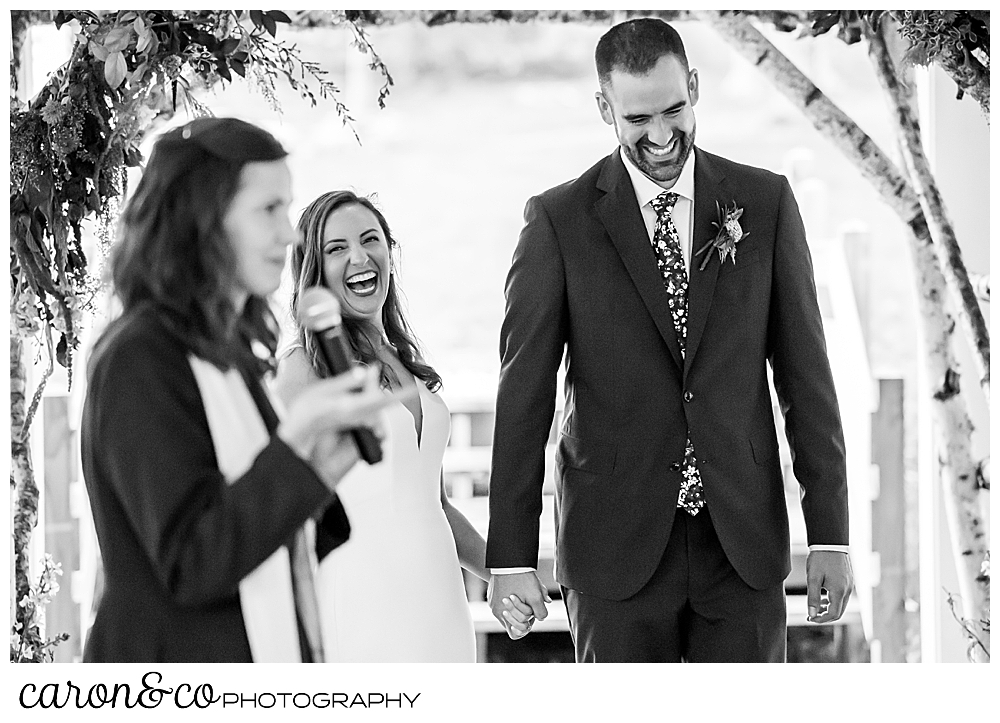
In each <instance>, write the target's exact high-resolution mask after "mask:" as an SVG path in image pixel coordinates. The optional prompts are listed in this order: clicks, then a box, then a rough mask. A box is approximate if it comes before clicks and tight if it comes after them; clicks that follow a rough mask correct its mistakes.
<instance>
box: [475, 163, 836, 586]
mask: <svg viewBox="0 0 1000 723" xmlns="http://www.w3.org/2000/svg"><path fill="white" fill-rule="evenodd" d="M618 152H619V153H620V154H621V157H622V161H624V163H625V170H626V171H627V172H628V176H629V178H630V179H631V181H632V188H633V189H634V190H635V198H636V202H637V203H638V204H639V211H640V212H641V213H642V222H643V223H644V224H645V225H646V233H647V234H648V236H649V242H650V243H651V244H652V242H653V233H654V232H655V229H656V211H655V210H654V209H653V206H652V201H653V199H654V198H656V197H657V196H659V195H660V194H661V193H663V192H664V191H666V190H669V191H673V192H674V193H676V194H677V202H676V203H675V204H674V208H673V212H672V214H671V215H672V217H673V220H674V226H675V227H676V228H677V236H678V240H679V241H680V244H681V253H682V254H683V255H684V266H685V268H686V269H688V275H690V273H691V254H692V243H691V237H692V235H693V233H694V230H693V229H694V165H695V156H694V153H690V154H689V155H688V157H687V160H686V161H685V162H684V167H683V168H682V169H681V175H680V176H678V177H677V180H676V181H675V182H674V185H673V186H671V187H670V188H669V189H666V188H663V187H662V186H660V185H659V184H657V183H656V182H655V181H653V180H652V179H651V178H650V177H649V176H647V175H646V174H645V173H643V172H642V171H640V170H639V169H638V168H636V166H635V164H633V163H632V161H630V160H629V158H628V156H626V155H625V152H624V151H623V150H622V149H621V148H619V149H618ZM819 550H828V551H832V552H845V553H846V552H848V546H847V545H809V552H815V551H819ZM534 570H535V568H533V567H495V568H490V572H491V573H492V574H494V575H509V574H513V573H516V572H534Z"/></svg>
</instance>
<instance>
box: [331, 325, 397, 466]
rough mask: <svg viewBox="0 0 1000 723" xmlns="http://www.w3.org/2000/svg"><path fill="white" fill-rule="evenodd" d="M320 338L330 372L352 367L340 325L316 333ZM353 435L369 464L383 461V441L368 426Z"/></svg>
mask: <svg viewBox="0 0 1000 723" xmlns="http://www.w3.org/2000/svg"><path fill="white" fill-rule="evenodd" d="M316 338H317V339H318V340H319V348H320V351H321V352H322V354H323V356H324V358H325V359H326V364H327V366H328V367H330V374H331V375H333V376H336V375H337V374H343V373H344V372H346V371H349V370H350V368H351V353H350V349H349V348H348V346H347V340H346V339H344V335H343V333H342V332H341V331H340V327H337V326H335V327H332V328H330V329H326V330H324V331H321V332H317V333H316ZM351 437H352V438H353V439H354V444H355V445H357V447H358V453H359V454H360V455H361V459H363V460H364V461H365V462H367V463H368V464H375V463H377V462H381V461H382V443H381V442H380V441H379V439H378V437H376V436H375V432H373V431H372V430H371V429H369V428H368V427H356V428H355V429H352V430H351Z"/></svg>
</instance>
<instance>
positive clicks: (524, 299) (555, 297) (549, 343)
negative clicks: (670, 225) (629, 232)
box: [486, 197, 568, 568]
mask: <svg viewBox="0 0 1000 723" xmlns="http://www.w3.org/2000/svg"><path fill="white" fill-rule="evenodd" d="M524 219H525V225H524V228H523V229H522V231H521V235H520V238H519V239H518V243H517V248H516V249H515V251H514V257H513V262H512V264H511V268H510V272H509V273H508V275H507V285H506V299H507V305H506V312H505V315H504V322H503V326H502V328H501V331H500V382H499V386H498V390H497V403H496V422H495V426H494V435H493V461H492V467H491V472H490V495H489V506H490V524H489V535H488V538H487V546H486V566H487V567H488V568H498V567H508V568H509V567H536V566H537V564H538V531H539V517H540V515H541V511H542V485H543V483H544V481H545V445H546V443H547V441H548V437H549V430H550V429H551V427H552V418H553V413H554V412H555V394H556V375H557V372H558V369H559V364H560V363H561V361H562V357H563V349H564V346H565V343H566V336H567V332H566V329H567V326H568V320H567V306H566V290H565V276H564V273H565V271H564V267H563V261H562V257H561V254H560V250H559V246H558V242H557V239H556V234H555V229H554V228H553V225H552V221H551V219H550V218H549V215H548V212H547V210H546V209H545V207H544V205H543V203H542V201H541V200H540V199H539V198H537V197H536V198H532V199H531V200H529V201H528V203H527V206H526V207H525V211H524Z"/></svg>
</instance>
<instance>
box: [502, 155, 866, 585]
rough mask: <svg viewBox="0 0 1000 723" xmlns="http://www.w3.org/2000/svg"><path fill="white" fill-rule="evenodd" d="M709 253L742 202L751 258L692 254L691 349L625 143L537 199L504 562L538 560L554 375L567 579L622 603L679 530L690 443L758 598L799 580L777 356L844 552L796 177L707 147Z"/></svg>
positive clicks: (519, 289)
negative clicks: (681, 342) (671, 304)
mask: <svg viewBox="0 0 1000 723" xmlns="http://www.w3.org/2000/svg"><path fill="white" fill-rule="evenodd" d="M695 154H696V165H695V209H694V225H693V229H694V231H693V237H692V246H693V247H694V248H693V250H694V251H697V250H698V249H699V248H700V247H701V246H702V245H703V244H704V242H705V241H707V240H708V239H710V238H712V237H714V236H715V228H714V227H713V226H712V222H713V221H716V220H717V210H716V202H717V201H718V203H719V204H720V205H725V204H732V203H733V202H734V201H735V203H736V204H737V205H738V206H739V207H741V208H743V209H744V213H743V216H742V218H741V219H740V223H741V224H742V226H743V230H744V232H745V233H749V235H748V236H747V237H745V238H743V239H742V240H741V241H740V242H739V244H738V246H737V255H736V263H735V265H734V264H733V263H732V262H731V261H729V260H727V261H726V263H725V265H724V266H723V265H721V264H720V261H719V257H718V253H717V252H715V251H714V250H712V251H711V253H712V256H711V259H710V261H709V263H708V266H707V267H706V268H705V270H704V271H699V270H698V267H699V266H700V263H701V260H702V258H703V257H698V258H697V259H695V260H694V262H693V263H692V266H691V271H690V284H689V292H688V304H689V311H688V313H689V319H688V339H687V356H686V359H684V360H683V361H682V359H681V355H680V350H679V347H678V345H677V337H676V334H675V332H674V328H673V323H672V320H671V316H670V311H669V309H668V306H667V292H666V291H665V289H664V286H663V279H662V277H661V275H660V272H659V270H658V269H657V265H656V259H655V257H654V253H653V250H652V248H651V245H650V242H649V236H648V234H647V232H646V229H645V226H644V225H643V222H642V217H641V213H640V211H639V207H638V202H637V201H636V198H635V192H634V190H633V187H632V184H631V181H630V179H629V176H628V173H627V171H626V170H625V166H624V163H623V162H622V160H621V157H620V155H619V153H618V151H617V150H616V151H615V152H614V153H612V154H611V155H610V156H608V157H607V158H605V159H604V160H602V161H600V162H599V163H597V164H596V165H595V166H593V167H592V168H591V169H589V170H588V171H587V172H586V173H584V174H583V175H582V176H581V177H580V178H578V179H576V180H574V181H571V182H569V183H566V184H563V185H561V186H558V187H556V188H553V189H550V190H549V191H546V192H545V193H543V194H541V195H540V196H537V197H535V198H532V199H530V200H529V201H528V204H527V207H526V209H525V226H524V229H523V231H522V232H521V236H520V240H519V242H518V245H517V249H516V251H515V253H514V260H513V264H512V267H511V269H510V273H509V275H508V278H507V288H506V295H507V309H506V316H505V318H504V323H503V327H502V331H501V342H500V353H501V371H500V384H499V390H498V394H497V405H496V426H495V433H494V443H493V465H492V472H491V477H490V528H489V541H488V546H487V565H488V566H489V567H515V566H534V565H536V564H537V554H538V529H539V528H538V517H539V513H540V511H541V489H542V482H543V476H544V449H545V443H546V439H547V437H548V434H549V429H550V426H551V422H552V414H553V411H554V404H555V393H556V389H555V386H556V372H557V369H558V367H559V365H560V363H561V361H562V360H563V357H564V352H565V361H566V387H565V395H566V397H565V416H564V420H563V423H562V428H561V434H560V436H559V442H558V448H557V454H556V477H557V479H556V483H557V520H556V562H557V577H558V580H559V582H560V583H561V584H563V585H565V586H567V587H570V588H572V589H575V590H578V591H580V592H584V593H588V594H592V595H596V596H599V597H603V598H607V599H616V600H621V599H624V598H626V597H629V596H631V595H633V594H634V593H635V592H637V591H638V590H639V589H641V588H642V586H643V585H644V584H645V583H646V582H647V581H648V580H649V578H650V577H651V575H652V574H653V571H654V570H655V568H656V566H657V564H658V562H659V561H660V558H661V556H662V553H663V550H664V548H665V546H666V544H667V540H668V539H669V537H670V530H671V527H672V524H673V520H674V514H675V509H676V503H677V496H678V491H679V487H680V482H681V473H680V471H679V464H678V463H679V462H680V461H681V460H682V459H683V453H684V445H685V438H686V435H687V434H690V438H691V441H692V442H693V444H694V448H695V454H696V456H697V458H698V460H699V469H700V471H701V475H702V481H703V484H704V492H705V499H706V503H707V505H708V509H709V510H710V514H711V518H712V521H713V523H714V525H715V528H716V531H717V533H718V536H719V539H720V541H721V543H722V546H723V548H724V549H725V552H726V555H727V556H728V558H729V560H730V562H731V563H732V565H733V567H735V568H736V570H737V572H738V573H739V575H740V577H742V578H743V580H744V581H745V582H746V583H747V584H749V585H751V586H752V587H754V588H763V587H766V586H769V585H774V584H777V583H778V582H780V581H781V580H782V579H784V577H785V576H786V575H787V574H788V572H789V569H790V560H789V536H788V516H787V510H786V505H785V495H784V489H783V484H782V475H781V469H780V465H779V455H778V454H777V451H778V444H777V438H776V435H775V425H774V418H773V414H772V403H771V397H770V393H769V389H768V382H767V371H766V369H767V364H768V362H769V363H770V365H771V367H772V370H773V376H774V383H775V389H776V391H777V394H778V399H779V402H780V406H781V409H782V411H783V412H784V415H785V430H786V434H787V437H788V440H789V442H790V445H791V450H792V455H793V459H794V472H795V476H796V478H797V479H798V481H799V483H800V484H801V485H802V488H803V490H804V497H803V499H802V507H803V511H804V513H805V521H806V526H807V530H808V538H809V543H810V544H847V541H848V519H847V484H846V469H845V462H844V442H843V433H842V430H841V423H840V415H839V411H838V407H837V399H836V393H835V390H834V386H833V379H832V375H831V372H830V365H829V362H828V359H827V355H826V345H825V340H824V336H823V327H822V319H821V317H820V311H819V307H818V304H817V299H816V288H815V282H814V279H813V270H812V262H811V259H810V255H809V249H808V246H807V244H806V238H805V231H804V228H803V225H802V220H801V217H800V215H799V211H798V207H797V206H796V203H795V199H794V198H793V196H792V191H791V188H790V187H789V185H788V182H787V181H786V180H785V178H784V177H782V176H778V175H775V174H773V173H770V172H768V171H765V170H761V169H757V168H752V167H749V166H745V165H740V164H737V163H733V162H731V161H728V160H726V159H724V158H720V157H718V156H715V155H712V154H710V153H706V152H704V151H702V150H700V149H695Z"/></svg>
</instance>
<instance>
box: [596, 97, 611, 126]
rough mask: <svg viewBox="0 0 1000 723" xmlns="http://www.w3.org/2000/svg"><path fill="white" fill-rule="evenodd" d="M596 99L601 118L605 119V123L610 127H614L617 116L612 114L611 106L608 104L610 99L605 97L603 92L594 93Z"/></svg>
mask: <svg viewBox="0 0 1000 723" xmlns="http://www.w3.org/2000/svg"><path fill="white" fill-rule="evenodd" d="M594 98H595V99H596V100H597V110H599V111H600V112H601V118H603V119H604V122H605V123H607V124H608V125H609V126H612V125H614V124H615V116H614V114H613V113H612V112H611V104H610V103H608V99H607V98H605V97H604V93H603V92H602V91H597V92H596V93H594Z"/></svg>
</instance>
